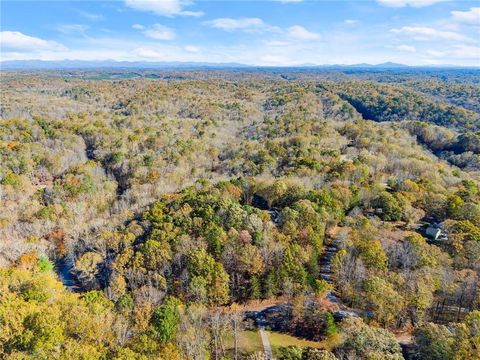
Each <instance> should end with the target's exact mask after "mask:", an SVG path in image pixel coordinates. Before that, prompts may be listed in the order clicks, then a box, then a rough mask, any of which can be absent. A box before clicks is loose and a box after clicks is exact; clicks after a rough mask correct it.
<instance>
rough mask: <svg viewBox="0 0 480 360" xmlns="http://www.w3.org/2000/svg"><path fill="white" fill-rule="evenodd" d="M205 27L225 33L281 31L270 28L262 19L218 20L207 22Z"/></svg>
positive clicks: (273, 27)
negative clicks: (236, 31) (237, 31)
mask: <svg viewBox="0 0 480 360" xmlns="http://www.w3.org/2000/svg"><path fill="white" fill-rule="evenodd" d="M203 25H206V26H210V27H213V28H216V29H222V30H225V31H235V30H243V31H248V32H259V31H272V32H275V31H280V29H279V28H278V27H276V26H270V25H267V24H265V23H264V22H263V20H262V19H260V18H238V19H233V18H218V19H214V20H210V21H205V22H204V23H203Z"/></svg>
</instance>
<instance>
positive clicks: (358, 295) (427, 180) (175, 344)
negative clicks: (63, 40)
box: [0, 68, 480, 359]
mask: <svg viewBox="0 0 480 360" xmlns="http://www.w3.org/2000/svg"><path fill="white" fill-rule="evenodd" d="M409 71H410V70H408V69H403V68H400V69H392V70H388V69H374V70H371V71H369V70H366V69H363V70H355V69H350V70H348V71H347V70H341V71H336V70H332V69H327V70H325V71H316V70H304V71H300V70H298V71H285V70H281V71H280V70H276V69H272V70H269V71H266V70H258V71H246V72H242V70H241V69H237V70H232V71H229V70H212V71H200V70H194V71H193V70H192V71H180V70H171V71H156V70H148V71H145V70H138V71H134V72H133V73H134V75H132V72H131V71H130V69H129V70H118V71H116V70H115V71H110V70H109V71H100V70H98V71H97V70H90V69H88V70H85V71H81V70H72V71H64V72H55V73H50V72H49V71H42V72H2V73H1V74H0V76H1V87H2V91H1V93H0V103H1V106H0V116H1V117H0V184H1V185H0V290H1V291H0V357H5V358H9V359H10V358H11V359H14V358H15V359H16V358H22V359H23V358H25V359H27V358H28V359H30V358H31V359H36V358H61V359H63V358H65V359H67V358H68V359H77V358H78V359H82V358H87V359H105V358H109V359H110V358H111V359H157V358H160V359H204V358H211V359H221V358H222V357H223V358H234V357H235V355H234V354H237V353H238V351H239V350H240V355H241V356H242V357H244V358H247V357H249V358H251V359H253V358H254V356H255V355H254V354H252V351H253V350H251V349H253V348H255V346H252V344H251V343H250V344H248V342H249V340H248V337H249V336H251V333H250V332H248V330H256V328H257V327H259V328H261V329H263V328H264V327H267V328H270V329H271V330H272V331H274V332H273V333H271V334H270V337H271V338H272V339H275V337H281V336H287V335H285V334H289V335H290V336H294V337H295V338H299V339H297V340H298V344H299V345H298V346H297V347H296V346H291V347H277V345H275V349H274V353H275V356H276V357H278V358H279V359H335V358H336V359H402V358H404V357H408V356H410V355H408V354H410V353H411V352H413V353H415V354H416V356H417V358H419V359H476V358H480V354H479V345H480V340H479V334H478V328H479V327H480V300H479V299H480V278H479V276H480V188H479V186H480V183H479V182H480V115H479V108H478V104H477V103H478V102H477V101H476V99H479V98H480V95H479V94H480V85H479V80H480V79H479V75H478V73H476V72H474V71H467V70H459V71H458V72H455V71H454V70H448V71H449V73H448V76H447V75H445V76H443V75H442V76H438V77H435V76H434V74H433V73H431V72H427V74H419V73H416V72H414V74H413V75H412V74H411V73H409ZM412 71H414V70H412ZM440 73H441V72H440ZM437 232H438V233H437ZM432 234H434V235H432ZM62 282H63V284H62ZM262 301H264V302H265V304H267V303H269V302H272V303H273V304H275V306H274V307H273V308H271V309H270V310H268V311H266V310H265V311H264V312H262V309H267V305H265V306H263V307H262V306H260V308H259V309H256V310H254V309H253V306H252V305H251V304H252V303H261V302H262ZM242 306H244V308H242ZM269 306H270V305H269ZM249 311H250V312H252V311H259V313H255V314H254V315H252V314H250V321H248V320H244V318H247V319H248V318H249V314H248V313H249ZM252 319H253V322H252ZM404 334H407V336H406V338H407V339H408V341H407V342H406V343H405V342H402V341H401V340H400V338H401V337H402V336H403V335H404ZM238 339H241V341H240V342H239V341H237V340H238ZM288 339H290V340H289V341H292V343H294V344H295V343H296V342H295V340H291V338H288ZM300 339H302V340H300ZM307 340H308V341H307ZM250 341H251V342H252V341H253V340H250ZM256 341H258V339H257V340H256ZM239 343H241V344H243V348H238V347H239V345H238V344H239ZM302 344H310V345H311V346H310V345H308V346H307V345H302ZM312 344H313V345H312ZM402 350H403V352H402ZM295 356H297V357H295ZM302 357H303V358H302ZM411 358H413V357H411Z"/></svg>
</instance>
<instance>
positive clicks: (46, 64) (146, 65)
mask: <svg viewBox="0 0 480 360" xmlns="http://www.w3.org/2000/svg"><path fill="white" fill-rule="evenodd" d="M430 67H431V66H430ZM437 67H454V66H448V65H444V66H437ZM277 68H281V69H286V68H295V69H302V68H308V69H331V70H334V69H345V70H347V69H372V70H374V69H409V68H426V67H415V66H408V65H404V64H398V63H394V62H385V63H381V64H367V63H361V64H353V65H345V64H334V65H317V64H311V63H307V64H302V65H298V66H277V65H276V66H257V65H246V64H240V63H209V62H180V61H171V62H148V61H115V60H102V61H86V60H59V61H43V60H12V61H2V62H0V70H61V69H182V70H186V69H191V70H195V69H200V70H201V69H277Z"/></svg>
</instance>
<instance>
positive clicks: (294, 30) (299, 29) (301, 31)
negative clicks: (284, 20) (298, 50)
mask: <svg viewBox="0 0 480 360" xmlns="http://www.w3.org/2000/svg"><path fill="white" fill-rule="evenodd" d="M287 32H288V35H290V36H291V37H292V38H295V39H299V40H315V39H319V38H320V34H317V33H314V32H311V31H308V30H307V29H305V28H304V27H303V26H300V25H295V26H291V27H289V28H288V29H287Z"/></svg>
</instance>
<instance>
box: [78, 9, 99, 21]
mask: <svg viewBox="0 0 480 360" xmlns="http://www.w3.org/2000/svg"><path fill="white" fill-rule="evenodd" d="M80 15H81V16H83V17H84V18H86V19H88V20H92V21H98V20H102V19H103V16H102V15H99V14H93V13H89V12H86V11H80Z"/></svg>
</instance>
